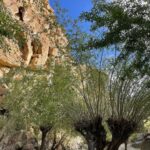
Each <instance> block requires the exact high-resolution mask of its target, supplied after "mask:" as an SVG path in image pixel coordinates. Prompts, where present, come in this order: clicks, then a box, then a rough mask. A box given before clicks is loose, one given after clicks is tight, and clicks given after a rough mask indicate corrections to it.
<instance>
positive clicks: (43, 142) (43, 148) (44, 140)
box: [40, 132, 48, 150]
mask: <svg viewBox="0 0 150 150" xmlns="http://www.w3.org/2000/svg"><path fill="white" fill-rule="evenodd" d="M47 133H48V132H47ZM47 133H45V132H42V141H41V147H40V150H46V136H47Z"/></svg>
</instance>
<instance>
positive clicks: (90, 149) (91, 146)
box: [87, 140, 95, 150]
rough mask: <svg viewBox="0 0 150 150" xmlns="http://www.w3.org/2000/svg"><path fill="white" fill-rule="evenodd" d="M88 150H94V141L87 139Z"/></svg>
mask: <svg viewBox="0 0 150 150" xmlns="http://www.w3.org/2000/svg"><path fill="white" fill-rule="evenodd" d="M87 145H88V150H95V143H94V142H93V141H91V140H87Z"/></svg>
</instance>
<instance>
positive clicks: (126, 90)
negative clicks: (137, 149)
mask: <svg viewBox="0 0 150 150" xmlns="http://www.w3.org/2000/svg"><path fill="white" fill-rule="evenodd" d="M124 71H126V69H125V66H124V65H118V66H117V67H116V68H115V69H113V71H112V73H111V75H110V82H109V86H108V87H109V89H108V90H109V101H110V109H109V110H110V116H109V118H108V120H107V124H108V127H109V129H110V132H111V134H112V140H111V142H110V144H109V146H108V150H118V149H119V146H120V145H121V144H122V143H126V142H127V140H128V138H129V137H130V136H131V134H133V133H134V132H136V131H137V130H138V129H139V128H140V126H141V124H143V121H144V120H145V119H147V118H148V117H149V115H150V111H149V107H150V88H149V87H148V86H147V81H149V80H150V79H149V77H148V76H145V77H142V78H141V77H137V78H135V77H134V78H133V77H130V78H129V77H128V76H125V75H124Z"/></svg>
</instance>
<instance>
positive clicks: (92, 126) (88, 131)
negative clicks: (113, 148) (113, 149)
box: [74, 116, 106, 150]
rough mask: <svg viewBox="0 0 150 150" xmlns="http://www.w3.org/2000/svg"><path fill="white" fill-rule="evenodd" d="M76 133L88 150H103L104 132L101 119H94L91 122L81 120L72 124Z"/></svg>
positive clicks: (104, 144) (98, 117)
mask: <svg viewBox="0 0 150 150" xmlns="http://www.w3.org/2000/svg"><path fill="white" fill-rule="evenodd" d="M74 126H75V130H76V131H78V132H79V133H80V134H82V136H83V137H84V138H85V140H86V141H87V145H88V150H103V149H104V148H105V146H106V131H105V128H104V127H103V125H102V118H101V117H100V116H97V117H95V118H94V119H92V120H86V119H85V120H82V121H78V122H76V123H75V124H74Z"/></svg>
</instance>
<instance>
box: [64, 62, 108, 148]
mask: <svg viewBox="0 0 150 150" xmlns="http://www.w3.org/2000/svg"><path fill="white" fill-rule="evenodd" d="M74 74H75V80H76V82H75V83H74V84H73V88H74V90H75V95H74V99H72V100H70V101H68V103H65V104H64V105H66V106H65V111H66V115H67V116H68V117H69V118H70V122H71V123H72V125H73V127H74V129H75V130H76V131H77V132H79V133H80V134H81V135H82V136H83V138H84V139H85V141H86V142H87V145H88V149H89V150H94V149H96V150H101V149H104V147H105V146H106V131H105V128H104V126H103V120H104V119H105V118H106V116H107V115H108V114H107V112H108V111H107V109H108V107H107V94H106V93H107V91H106V85H107V84H106V83H107V79H108V78H107V74H106V73H105V72H103V71H101V70H99V69H97V68H94V67H91V66H88V65H85V64H83V65H78V66H75V72H74Z"/></svg>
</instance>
